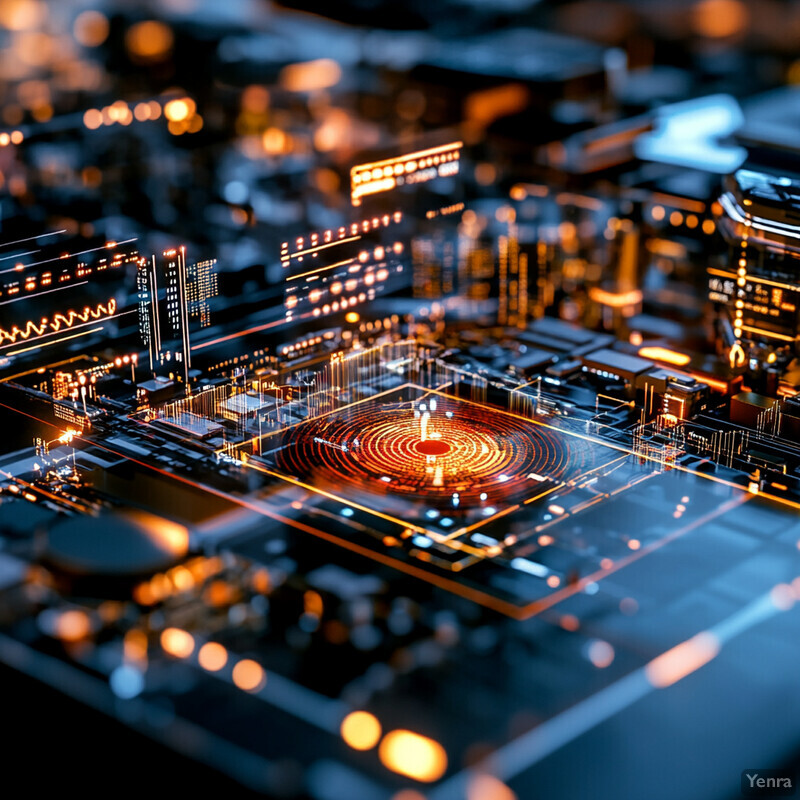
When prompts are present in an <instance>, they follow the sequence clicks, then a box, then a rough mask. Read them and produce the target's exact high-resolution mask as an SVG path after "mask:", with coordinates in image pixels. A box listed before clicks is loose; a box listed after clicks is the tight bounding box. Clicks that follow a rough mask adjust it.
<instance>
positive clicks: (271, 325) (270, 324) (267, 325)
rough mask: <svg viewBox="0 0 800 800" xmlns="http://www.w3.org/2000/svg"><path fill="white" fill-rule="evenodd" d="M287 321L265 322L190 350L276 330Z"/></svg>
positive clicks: (197, 345)
mask: <svg viewBox="0 0 800 800" xmlns="http://www.w3.org/2000/svg"><path fill="white" fill-rule="evenodd" d="M308 316H311V315H310V314H301V315H300V316H299V317H295V319H304V318H305V317H308ZM286 323H287V320H285V319H276V320H275V321H274V322H267V323H265V324H264V325H256V326H255V327H254V328H247V330H244V331H239V332H238V333H230V334H228V335H227V336H220V337H219V338H218V339H212V340H211V341H210V342H203V343H202V344H195V345H192V350H202V349H203V348H204V347H211V346H212V345H215V344H221V343H222V342H229V341H231V339H238V338H239V337H240V336H247V335H248V334H250V333H258V332H259V331H266V330H268V329H269V328H276V327H277V326H278V325H286Z"/></svg>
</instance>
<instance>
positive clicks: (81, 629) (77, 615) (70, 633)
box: [55, 609, 91, 642]
mask: <svg viewBox="0 0 800 800" xmlns="http://www.w3.org/2000/svg"><path fill="white" fill-rule="evenodd" d="M90 631H91V623H90V622H89V616H88V614H86V612H85V611H79V610H78V609H74V610H72V611H65V612H64V613H63V614H61V615H60V616H59V617H58V620H57V621H56V625H55V632H56V636H58V638H59V639H61V640H62V641H65V642H78V641H80V640H81V639H85V638H86V637H87V636H88V635H89V633H90Z"/></svg>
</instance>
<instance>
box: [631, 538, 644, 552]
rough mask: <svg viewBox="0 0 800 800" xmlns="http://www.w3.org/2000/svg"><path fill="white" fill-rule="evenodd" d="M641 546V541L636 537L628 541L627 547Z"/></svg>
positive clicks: (634, 548)
mask: <svg viewBox="0 0 800 800" xmlns="http://www.w3.org/2000/svg"><path fill="white" fill-rule="evenodd" d="M641 546H642V543H641V542H640V541H639V540H638V539H631V540H630V541H629V542H628V547H630V549H631V550H638V549H639V548H640V547H641Z"/></svg>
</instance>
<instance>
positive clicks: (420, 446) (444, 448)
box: [414, 439, 452, 456]
mask: <svg viewBox="0 0 800 800" xmlns="http://www.w3.org/2000/svg"><path fill="white" fill-rule="evenodd" d="M414 447H415V449H416V451H417V452H418V453H420V454H421V455H423V456H444V455H447V453H449V452H450V450H451V449H452V448H451V445H450V444H449V443H448V442H445V441H442V440H441V439H425V440H424V441H421V442H417V443H416V445H414Z"/></svg>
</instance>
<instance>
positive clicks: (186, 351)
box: [136, 247, 194, 386]
mask: <svg viewBox="0 0 800 800" xmlns="http://www.w3.org/2000/svg"><path fill="white" fill-rule="evenodd" d="M162 259H163V261H162V262H161V263H160V264H159V263H158V262H157V261H156V257H155V256H153V257H152V258H151V260H150V261H148V260H147V259H141V260H140V261H139V268H138V271H137V276H136V286H137V290H138V295H139V329H140V331H141V335H142V341H143V343H144V345H145V346H146V347H147V349H148V353H149V355H150V369H151V371H152V373H153V375H154V376H155V375H156V373H157V372H158V371H159V369H164V368H170V372H171V373H173V374H175V375H181V376H182V379H183V381H184V382H185V383H186V385H187V386H188V385H189V370H190V369H191V366H192V355H191V353H192V351H191V343H190V340H189V316H190V311H189V295H190V288H189V282H188V277H187V269H186V252H185V248H184V247H179V248H176V249H172V250H165V251H164V252H163V253H162ZM191 291H194V289H192V290H191Z"/></svg>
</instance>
